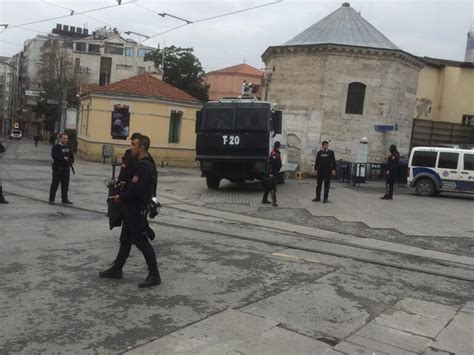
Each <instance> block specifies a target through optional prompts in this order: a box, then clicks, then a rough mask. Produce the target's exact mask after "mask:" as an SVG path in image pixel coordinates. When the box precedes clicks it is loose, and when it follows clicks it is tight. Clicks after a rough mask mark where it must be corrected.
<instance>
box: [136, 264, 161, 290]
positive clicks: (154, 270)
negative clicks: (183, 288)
mask: <svg viewBox="0 0 474 355" xmlns="http://www.w3.org/2000/svg"><path fill="white" fill-rule="evenodd" d="M148 269H149V273H148V276H147V277H146V279H145V280H144V281H143V282H140V283H139V284H138V287H140V288H147V287H153V286H158V285H159V284H161V277H160V273H159V272H158V266H157V265H156V264H155V265H150V266H149V267H148Z"/></svg>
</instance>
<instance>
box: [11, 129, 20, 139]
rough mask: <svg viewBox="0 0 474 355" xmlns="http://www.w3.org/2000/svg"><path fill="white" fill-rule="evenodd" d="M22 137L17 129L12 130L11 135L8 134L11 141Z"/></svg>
mask: <svg viewBox="0 0 474 355" xmlns="http://www.w3.org/2000/svg"><path fill="white" fill-rule="evenodd" d="M22 137H23V133H21V131H20V130H19V129H14V130H12V133H10V138H11V139H21V138H22Z"/></svg>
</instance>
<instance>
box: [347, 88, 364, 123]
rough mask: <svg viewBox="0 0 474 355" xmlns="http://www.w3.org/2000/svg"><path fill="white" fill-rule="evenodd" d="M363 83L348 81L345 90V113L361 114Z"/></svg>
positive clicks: (362, 108)
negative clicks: (347, 86)
mask: <svg viewBox="0 0 474 355" xmlns="http://www.w3.org/2000/svg"><path fill="white" fill-rule="evenodd" d="M364 97H365V84H362V83H350V84H349V88H348V90H347V102H346V113H353V114H356V115H362V113H363V111H364Z"/></svg>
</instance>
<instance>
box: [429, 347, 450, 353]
mask: <svg viewBox="0 0 474 355" xmlns="http://www.w3.org/2000/svg"><path fill="white" fill-rule="evenodd" d="M423 355H452V354H451V353H448V352H446V351H443V350H438V349H433V348H431V347H430V348H428V349H426V350H425V351H423Z"/></svg>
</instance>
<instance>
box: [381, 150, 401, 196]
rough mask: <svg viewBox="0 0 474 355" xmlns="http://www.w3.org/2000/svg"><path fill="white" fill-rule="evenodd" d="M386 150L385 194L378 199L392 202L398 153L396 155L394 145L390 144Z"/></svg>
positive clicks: (398, 159) (396, 151)
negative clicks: (387, 153)
mask: <svg viewBox="0 0 474 355" xmlns="http://www.w3.org/2000/svg"><path fill="white" fill-rule="evenodd" d="M388 150H389V152H390V155H389V156H388V158H387V164H386V168H385V194H384V195H383V196H382V197H380V199H381V200H393V185H394V184H395V179H396V177H397V168H398V163H399V161H400V153H398V150H397V146H396V145H395V144H392V145H391V146H390V148H389V149H388Z"/></svg>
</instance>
